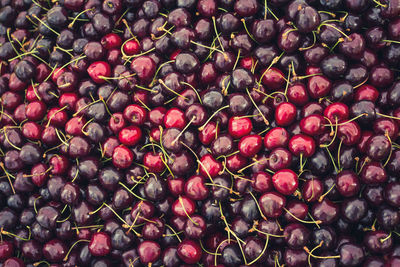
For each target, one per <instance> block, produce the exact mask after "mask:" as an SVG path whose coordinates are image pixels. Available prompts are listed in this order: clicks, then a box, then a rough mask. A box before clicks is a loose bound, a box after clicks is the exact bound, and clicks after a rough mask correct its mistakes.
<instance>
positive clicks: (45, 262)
mask: <svg viewBox="0 0 400 267" xmlns="http://www.w3.org/2000/svg"><path fill="white" fill-rule="evenodd" d="M40 264H46V265H47V266H50V265H51V264H50V263H49V262H48V261H45V260H42V261H38V262H35V263H33V264H32V265H33V266H35V267H36V266H39V265H40Z"/></svg>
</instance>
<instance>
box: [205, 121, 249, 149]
mask: <svg viewBox="0 0 400 267" xmlns="http://www.w3.org/2000/svg"><path fill="white" fill-rule="evenodd" d="M219 132H220V128H218V127H217V123H215V122H213V121H211V122H209V123H207V125H206V126H205V127H204V128H203V129H202V130H201V131H200V132H199V135H198V136H199V140H200V142H201V143H202V144H204V145H209V144H211V142H213V141H214V140H215V138H216V137H217V136H218V134H219ZM249 133H250V132H249ZM230 134H231V133H230ZM231 136H232V137H234V135H233V134H231Z"/></svg>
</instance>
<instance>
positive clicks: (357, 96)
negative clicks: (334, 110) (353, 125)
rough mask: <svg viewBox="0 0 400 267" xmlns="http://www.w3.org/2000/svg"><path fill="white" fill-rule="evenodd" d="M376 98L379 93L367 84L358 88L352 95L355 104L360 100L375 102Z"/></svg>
mask: <svg viewBox="0 0 400 267" xmlns="http://www.w3.org/2000/svg"><path fill="white" fill-rule="evenodd" d="M378 97H379V91H378V90H377V89H376V88H375V87H373V86H372V85H369V84H364V85H362V86H360V87H359V88H357V90H356V91H355V93H354V101H355V102H358V101H362V100H367V101H371V102H376V100H377V99H378Z"/></svg>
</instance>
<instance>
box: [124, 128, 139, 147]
mask: <svg viewBox="0 0 400 267" xmlns="http://www.w3.org/2000/svg"><path fill="white" fill-rule="evenodd" d="M141 138H142V130H140V128H139V127H137V126H128V127H126V128H124V129H122V130H121V131H120V132H119V134H118V140H119V141H120V142H121V144H124V145H126V146H134V145H136V144H137V143H138V142H139V141H140V139H141Z"/></svg>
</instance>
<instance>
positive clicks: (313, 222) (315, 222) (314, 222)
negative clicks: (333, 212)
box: [283, 208, 322, 226]
mask: <svg viewBox="0 0 400 267" xmlns="http://www.w3.org/2000/svg"><path fill="white" fill-rule="evenodd" d="M283 209H284V210H285V211H286V212H287V213H288V214H289V215H290V216H292V217H293V218H294V219H296V220H297V221H299V222H302V223H312V224H316V225H317V226H318V225H319V224H321V223H322V221H320V220H318V221H314V220H313V221H305V220H302V219H300V218H297V217H296V216H295V215H294V214H293V213H291V212H290V211H289V210H288V209H286V208H283Z"/></svg>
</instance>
